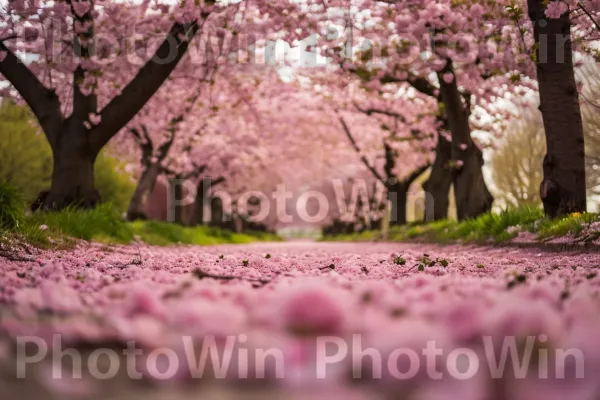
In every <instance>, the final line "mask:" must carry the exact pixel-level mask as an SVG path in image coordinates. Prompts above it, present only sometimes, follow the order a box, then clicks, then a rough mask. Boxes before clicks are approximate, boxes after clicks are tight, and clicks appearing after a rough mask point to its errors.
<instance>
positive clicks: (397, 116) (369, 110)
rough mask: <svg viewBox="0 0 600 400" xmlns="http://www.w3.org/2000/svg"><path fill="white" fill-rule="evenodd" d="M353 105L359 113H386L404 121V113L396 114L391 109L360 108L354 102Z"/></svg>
mask: <svg viewBox="0 0 600 400" xmlns="http://www.w3.org/2000/svg"><path fill="white" fill-rule="evenodd" d="M354 107H356V109H357V110H358V111H360V112H361V113H363V114H367V115H369V116H370V115H373V114H381V115H387V116H388V117H393V118H397V119H399V120H400V121H402V122H403V123H405V122H406V118H404V115H402V114H398V113H396V112H393V111H387V110H382V109H379V108H361V107H360V106H359V105H358V104H357V103H354Z"/></svg>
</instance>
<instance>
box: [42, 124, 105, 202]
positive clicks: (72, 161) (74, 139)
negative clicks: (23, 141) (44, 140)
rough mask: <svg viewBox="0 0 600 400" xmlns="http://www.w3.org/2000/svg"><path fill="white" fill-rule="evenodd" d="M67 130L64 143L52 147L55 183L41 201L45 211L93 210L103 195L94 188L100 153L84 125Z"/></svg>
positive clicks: (72, 125)
mask: <svg viewBox="0 0 600 400" xmlns="http://www.w3.org/2000/svg"><path fill="white" fill-rule="evenodd" d="M64 129H66V130H65V131H64V132H62V134H61V135H60V140H58V141H57V142H56V143H54V144H53V146H52V155H53V161H54V169H53V172H52V183H51V186H50V190H49V191H48V192H47V193H46V194H44V198H43V199H41V200H42V207H41V208H42V209H44V210H61V209H64V208H66V207H68V206H76V207H81V208H92V207H94V206H96V205H97V204H98V203H99V202H100V194H99V193H98V191H97V190H96V189H95V186H94V163H95V161H96V157H97V156H98V152H99V151H98V150H97V149H94V148H93V146H92V145H91V143H90V140H89V135H88V132H87V130H86V129H85V128H84V127H83V125H82V124H81V125H79V124H76V123H74V122H73V121H70V122H68V123H66V124H65V126H64Z"/></svg>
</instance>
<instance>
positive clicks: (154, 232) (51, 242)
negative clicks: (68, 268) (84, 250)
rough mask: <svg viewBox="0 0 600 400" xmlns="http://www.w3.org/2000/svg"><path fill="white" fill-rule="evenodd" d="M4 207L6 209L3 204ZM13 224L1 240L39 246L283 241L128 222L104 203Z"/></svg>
mask: <svg viewBox="0 0 600 400" xmlns="http://www.w3.org/2000/svg"><path fill="white" fill-rule="evenodd" d="M0 198H1V196H0ZM21 204H22V203H21ZM0 210H4V208H2V207H0ZM3 212H4V211H3ZM7 226H8V225H7ZM11 226H12V227H11V228H4V229H3V231H2V232H1V233H2V235H1V237H0V240H2V238H4V241H6V240H9V239H11V238H17V239H19V240H23V241H25V242H27V243H30V244H33V245H36V246H39V247H63V246H70V245H73V244H74V243H76V241H77V240H80V239H82V240H87V241H96V242H100V243H105V244H127V243H131V242H133V241H136V240H141V241H143V242H145V243H147V244H151V245H157V246H168V245H173V244H184V245H213V244H222V243H250V242H256V241H277V240H280V239H279V237H277V236H276V235H274V234H268V233H263V232H257V233H254V232H249V233H234V232H230V231H226V230H223V229H218V228H211V227H206V226H198V227H183V226H180V225H176V224H171V223H167V222H161V221H137V222H125V221H123V220H122V219H121V216H120V215H119V212H118V211H116V210H115V208H114V207H113V206H112V205H111V204H102V205H100V206H98V207H97V208H95V209H91V210H78V209H75V208H70V209H66V210H64V211H60V212H36V213H32V214H29V215H25V214H24V213H23V214H21V215H20V216H19V217H18V223H16V224H12V225H11Z"/></svg>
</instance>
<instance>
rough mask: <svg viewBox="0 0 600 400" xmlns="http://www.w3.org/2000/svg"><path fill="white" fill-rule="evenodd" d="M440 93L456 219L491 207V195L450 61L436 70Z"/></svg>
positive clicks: (480, 155)
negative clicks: (448, 137) (449, 78)
mask: <svg viewBox="0 0 600 400" xmlns="http://www.w3.org/2000/svg"><path fill="white" fill-rule="evenodd" d="M447 74H451V75H452V77H453V79H452V82H446V80H445V79H444V77H445V75H447ZM438 79H439V82H440V94H441V97H442V100H443V102H444V110H445V113H446V117H447V118H448V125H449V127H450V131H451V133H452V151H451V153H452V162H451V167H452V168H453V183H454V194H455V196H456V210H457V214H458V219H459V220H465V219H469V218H474V217H477V216H478V215H480V214H483V213H485V212H487V211H489V210H491V208H492V203H493V201H494V198H493V196H492V194H491V193H490V191H489V190H488V188H487V185H486V184H485V180H484V179H483V172H482V170H481V168H482V166H483V156H482V154H481V150H479V149H478V148H477V146H476V145H475V143H474V142H473V139H471V127H470V126H469V113H470V106H469V105H468V104H463V98H462V95H461V93H460V91H459V90H458V85H457V83H456V78H455V77H454V71H453V69H452V62H451V61H450V60H448V63H447V65H446V68H445V69H444V70H443V71H442V72H440V73H438Z"/></svg>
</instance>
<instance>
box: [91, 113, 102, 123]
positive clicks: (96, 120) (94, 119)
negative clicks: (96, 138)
mask: <svg viewBox="0 0 600 400" xmlns="http://www.w3.org/2000/svg"><path fill="white" fill-rule="evenodd" d="M89 119H90V122H91V123H92V125H99V124H100V122H101V121H102V116H101V115H99V114H90V115H89Z"/></svg>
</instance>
